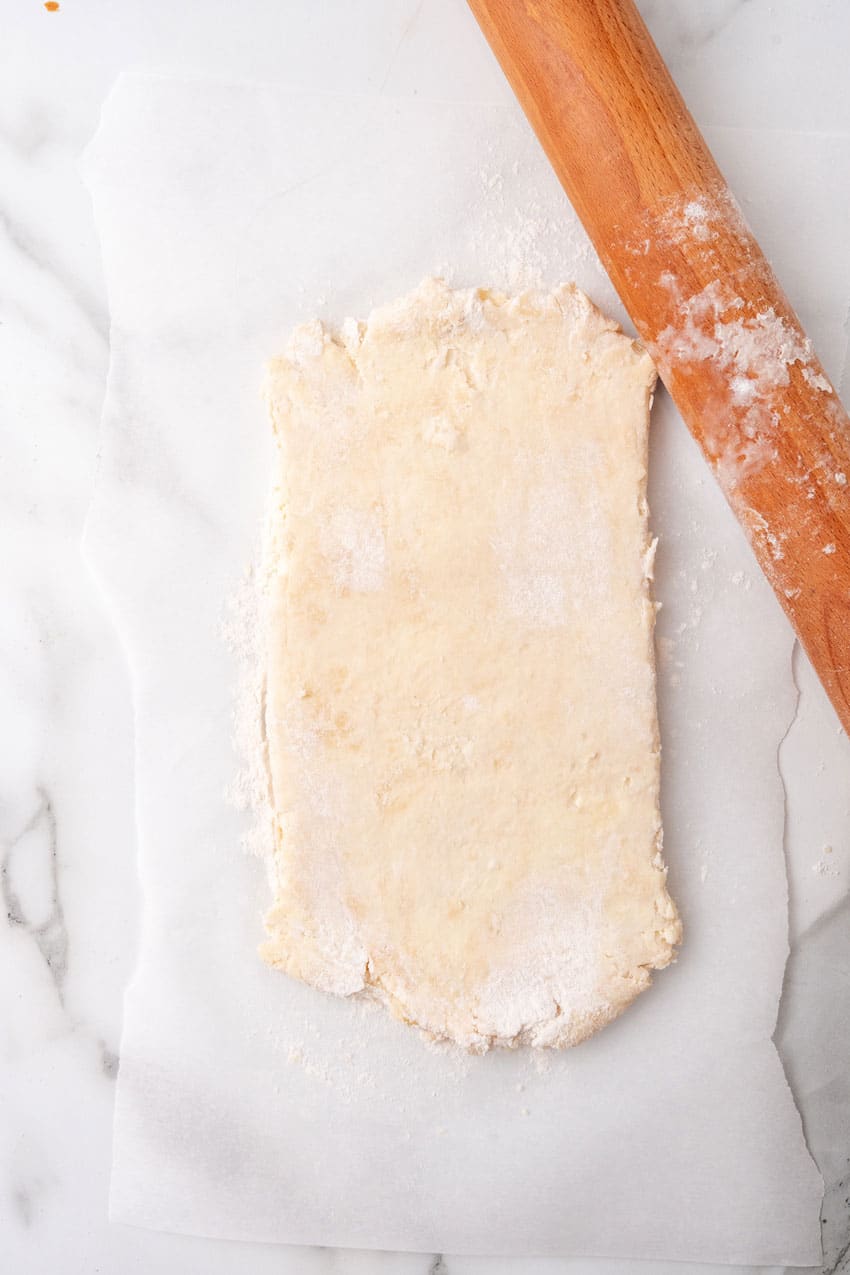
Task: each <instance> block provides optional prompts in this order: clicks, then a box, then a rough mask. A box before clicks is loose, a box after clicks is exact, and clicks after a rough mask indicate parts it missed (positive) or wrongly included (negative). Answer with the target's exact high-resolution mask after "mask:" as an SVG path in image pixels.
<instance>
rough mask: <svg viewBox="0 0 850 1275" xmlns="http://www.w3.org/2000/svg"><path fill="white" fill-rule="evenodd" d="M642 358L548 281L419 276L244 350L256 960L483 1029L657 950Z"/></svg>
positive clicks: (452, 1029) (462, 1031) (547, 1035)
mask: <svg viewBox="0 0 850 1275" xmlns="http://www.w3.org/2000/svg"><path fill="white" fill-rule="evenodd" d="M654 383H655V371H654V368H653V365H652V362H651V360H650V358H649V355H648V354H647V353H646V352H645V351H644V350H643V349H641V348H640V347H639V346H638V345H637V344H636V343H635V342H633V341H632V340H631V339H629V338H628V337H627V336H625V335H623V333H622V332H621V331H620V330H619V328H618V327H617V325H616V324H615V323H613V322H611V321H609V320H608V319H606V318H605V317H604V316H603V315H602V314H600V312H599V311H598V310H597V309H596V308H595V307H594V306H593V305H592V304H591V302H590V301H589V300H588V299H587V298H586V297H585V296H584V295H583V293H581V292H579V291H578V290H577V289H576V288H574V287H570V286H565V287H560V288H558V289H556V290H555V291H554V292H552V293H551V294H546V295H538V294H525V295H522V296H518V297H514V298H508V297H505V296H502V295H499V294H494V293H489V292H486V291H481V290H477V291H476V290H469V291H453V290H451V289H450V288H449V287H448V286H447V285H445V284H444V283H442V282H441V281H439V280H427V281H426V282H425V283H423V284H422V285H421V286H420V287H419V288H418V289H416V291H414V292H413V293H412V294H410V295H409V296H407V297H404V298H403V299H401V300H399V301H396V302H394V303H392V304H389V305H385V306H382V307H380V308H379V309H377V310H375V311H374V312H373V314H372V315H371V317H370V318H369V320H368V322H365V323H357V322H354V321H353V320H348V321H347V322H346V324H345V325H343V328H342V331H341V332H340V333H339V334H338V335H334V334H332V333H330V332H328V331H326V330H325V328H324V327H323V326H322V324H321V323H319V322H314V323H308V324H305V325H303V326H302V327H300V328H298V329H297V330H296V332H295V333H294V334H293V337H292V339H291V341H290V344H289V347H288V349H287V351H286V353H285V354H284V356H283V357H281V358H279V359H277V360H275V361H274V362H273V364H272V366H271V368H270V372H269V379H268V386H267V392H268V397H269V402H270V408H271V414H272V419H273V424H274V429H275V434H276V438H277V443H278V452H277V456H278V460H277V465H278V469H277V473H276V480H275V486H274V492H273V500H272V510H271V523H270V554H271V562H272V572H271V586H270V598H269V606H270V619H269V625H270V628H269V647H268V658H267V667H266V710H265V712H266V719H265V731H266V739H267V747H268V764H269V772H270V774H269V778H270V787H271V794H272V801H273V807H274V824H275V836H276V848H275V853H274V856H273V859H272V864H271V872H272V881H273V889H274V903H273V906H272V908H271V910H270V911H269V913H268V915H267V918H266V928H267V932H268V939H267V941H266V942H265V944H264V945H263V947H262V949H261V950H262V955H263V957H264V958H265V960H266V961H268V962H269V963H270V964H272V965H274V966H277V967H279V968H280V969H282V970H285V971H286V972H287V973H288V974H290V975H293V976H295V977H297V978H300V979H303V980H305V981H306V982H308V983H311V984H313V985H314V986H316V987H317V988H321V989H323V990H324V991H326V992H332V993H335V994H337V995H340V996H349V995H352V994H355V993H367V994H370V995H372V996H376V997H378V998H380V1000H382V1001H383V1002H384V1003H385V1004H386V1005H387V1007H388V1008H389V1009H390V1010H392V1012H393V1013H394V1014H396V1015H397V1016H398V1017H400V1018H402V1019H403V1020H405V1021H406V1022H408V1023H412V1024H415V1025H417V1026H418V1027H419V1028H421V1029H422V1030H423V1031H424V1032H426V1033H427V1034H428V1035H430V1036H432V1037H435V1038H439V1039H447V1040H451V1041H455V1042H457V1043H458V1044H459V1045H461V1046H463V1047H464V1048H466V1049H469V1050H474V1051H483V1050H486V1049H488V1048H489V1047H491V1046H516V1045H518V1044H531V1045H535V1046H552V1047H563V1046H568V1045H574V1044H576V1043H578V1042H579V1041H581V1040H583V1039H584V1038H585V1037H587V1036H589V1035H591V1034H592V1033H593V1032H595V1031H597V1030H599V1028H601V1027H603V1026H604V1025H605V1024H606V1023H608V1022H610V1021H611V1019H613V1018H615V1017H616V1016H617V1015H618V1014H619V1013H621V1012H622V1010H623V1009H625V1007H626V1006H627V1005H628V1004H629V1003H630V1002H631V1001H632V1000H634V998H635V997H636V996H637V995H638V993H639V992H641V991H643V990H644V988H646V987H647V986H648V985H649V983H650V971H651V970H654V969H661V968H663V967H664V966H666V965H667V964H668V963H669V962H670V961H671V959H672V957H673V954H674V948H675V945H676V944H677V943H678V941H679V939H680V924H679V919H678V916H677V913H676V908H675V906H674V904H673V902H672V900H671V898H670V896H669V894H668V893H667V889H666V885H665V879H666V869H665V867H664V864H663V862H662V858H661V822H660V814H659V739H658V726H657V718H656V706H655V670H654V661H653V646H652V634H653V621H654V613H655V612H654V604H653V601H652V597H651V592H650V577H651V562H652V553H653V548H654V546H653V545H652V544H651V542H650V539H649V532H648V525H647V521H648V511H647V501H646V467H647V437H648V421H649V405H650V400H651V395H652V390H653V387H654Z"/></svg>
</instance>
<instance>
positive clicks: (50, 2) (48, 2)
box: [44, 0, 59, 13]
mask: <svg viewBox="0 0 850 1275" xmlns="http://www.w3.org/2000/svg"><path fill="white" fill-rule="evenodd" d="M44 7H45V9H46V10H47V12H48V13H58V12H59V0H44Z"/></svg>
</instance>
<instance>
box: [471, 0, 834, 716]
mask: <svg viewBox="0 0 850 1275" xmlns="http://www.w3.org/2000/svg"><path fill="white" fill-rule="evenodd" d="M469 3H470V6H471V8H472V10H473V12H474V14H475V16H476V18H477V19H478V22H479V25H480V26H481V28H482V30H483V32H484V34H485V36H486V37H487V39H488V41H489V43H490V45H491V47H492V49H493V51H494V53H495V54H496V57H497V58H498V59H499V62H500V63H501V65H502V69H503V70H504V72H505V74H506V75H507V77H508V80H509V81H510V83H511V85H512V86H513V89H514V91H515V93H516V95H517V97H518V98H519V101H520V103H521V105H522V107H523V109H524V111H525V113H526V115H527V116H528V118H529V120H530V121H531V124H532V126H533V127H534V130H535V132H536V133H537V136H538V138H539V139H540V141H541V143H542V144H543V147H544V149H545V150H546V153H547V155H548V156H549V159H550V161H551V163H552V165H553V167H554V169H555V172H556V173H557V175H558V177H559V179H560V181H561V184H562V185H563V187H564V190H565V191H566V192H567V195H568V196H569V198H570V200H571V202H572V204H573V206H574V208H575V209H576V212H577V213H578V215H579V217H580V218H581V220H582V222H583V223H584V226H585V229H586V230H587V232H588V234H589V235H590V238H591V239H592V240H593V243H594V245H595V247H596V250H597V252H598V253H599V256H600V258H601V259H602V262H603V264H604V266H605V268H606V270H607V271H608V274H609V275H610V277H611V280H612V282H613V284H614V286H615V287H616V289H617V291H618V292H619V294H620V297H621V298H622V301H623V304H624V305H625V307H626V309H627V310H628V312H629V314H630V315H631V317H632V320H633V322H634V324H635V327H636V328H637V330H638V332H639V333H640V335H641V337H642V339H643V341H644V343H645V344H646V346H647V348H648V349H649V350H650V352H651V354H652V356H653V358H654V359H655V362H656V364H657V367H658V371H659V374H660V376H661V379H662V380H663V382H664V384H665V385H666V386H667V389H668V390H669V391H670V394H671V395H672V397H673V399H674V400H675V402H676V405H677V406H678V408H679V411H680V412H681V414H682V416H683V417H684V419H685V421H686V423H687V425H688V428H689V429H690V430H691V433H692V434H693V435H694V437H695V438H696V439H697V442H698V443H699V445H700V447H701V448H702V450H703V452H704V454H705V457H706V459H707V460H708V462H709V464H710V466H711V468H712V470H713V471H714V473H715V475H716V476H717V478H718V480H719V482H720V485H721V487H722V488H723V491H724V492H725V494H726V497H727V499H728V501H729V504H730V505H731V507H732V509H733V510H734V512H735V514H736V515H737V517H738V518H739V520H740V521H741V523H742V524H743V526H744V528H745V529H746V532H747V534H748V536H749V539H750V542H751V544H752V546H753V549H754V551H755V554H756V557H757V558H758V560H759V563H760V564H761V567H762V569H763V571H764V573H765V575H766V576H767V578H768V580H769V581H770V583H771V584H772V586H773V588H774V589H775V591H776V595H777V597H778V598H779V601H780V602H781V604H782V606H783V607H784V609H785V611H786V612H787V614H788V616H789V617H790V619H791V622H792V624H793V625H794V628H795V629H796V631H797V635H798V636H799V638H800V641H801V642H802V644H803V646H804V647H805V649H806V651H807V652H808V655H809V658H810V659H811V661H812V664H813V665H814V667H815V669H816V671H817V673H818V676H819V677H820V679H821V681H822V682H823V685H824V687H825V688H826V691H827V694H828V695H829V697H830V699H831V700H832V703H833V704H834V706H835V709H836V711H837V713H838V716H839V718H840V720H841V723H842V725H843V727H844V729H845V730H846V731H848V732H850V418H848V416H847V413H846V412H845V411H844V409H843V407H842V406H841V403H840V402H839V399H838V396H837V395H836V393H835V390H834V389H833V387H832V386H831V385H830V383H829V381H828V380H827V378H826V376H825V375H824V371H823V368H822V367H821V365H820V363H819V362H818V360H817V358H816V356H815V354H814V352H813V350H812V346H811V342H810V341H809V340H808V338H807V337H806V335H805V333H804V332H803V329H802V328H801V326H800V322H799V320H798V319H797V317H796V315H795V314H794V312H793V310H792V309H791V306H790V305H789V304H788V300H787V298H786V297H785V295H784V293H783V291H782V289H781V288H780V286H779V283H778V282H777V280H776V277H775V276H774V274H773V271H772V270H771V268H770V266H769V264H768V262H767V261H766V260H765V257H764V255H763V254H762V252H761V250H760V248H759V246H758V244H757V243H756V241H755V239H754V238H753V235H752V233H751V232H750V230H749V228H748V226H747V225H746V223H745V221H744V218H743V216H742V214H741V211H740V208H739V207H738V205H737V203H736V202H735V200H734V198H733V196H732V195H731V194H730V192H729V188H728V187H727V185H726V182H725V181H724V179H723V175H722V173H721V172H720V170H719V168H718V167H717V164H716V163H715V162H714V159H713V158H712V156H711V153H710V151H709V149H708V147H707V146H706V143H705V141H704V139H703V137H702V136H701V134H700V132H699V130H698V129H697V127H696V125H695V123H694V121H693V119H692V118H691V116H690V114H689V113H688V110H687V107H686V106H685V104H684V102H683V100H682V98H681V96H680V94H679V92H678V90H677V88H676V86H675V84H674V83H673V80H672V79H671V77H670V73H669V71H668V70H667V68H666V66H665V65H664V62H663V60H662V58H661V55H660V54H659V52H658V50H657V48H656V47H655V45H654V44H653V42H652V38H651V36H650V34H649V32H648V31H647V29H646V27H645V25H644V23H643V20H642V18H641V17H640V14H639V13H638V11H637V9H636V8H635V5H634V4H633V3H632V0H469ZM812 198H817V192H816V191H813V192H812Z"/></svg>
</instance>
